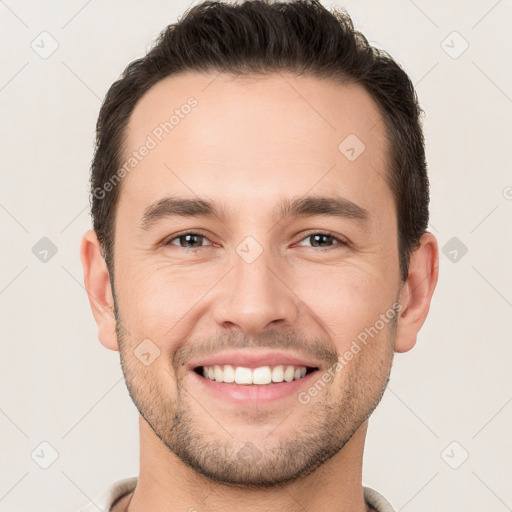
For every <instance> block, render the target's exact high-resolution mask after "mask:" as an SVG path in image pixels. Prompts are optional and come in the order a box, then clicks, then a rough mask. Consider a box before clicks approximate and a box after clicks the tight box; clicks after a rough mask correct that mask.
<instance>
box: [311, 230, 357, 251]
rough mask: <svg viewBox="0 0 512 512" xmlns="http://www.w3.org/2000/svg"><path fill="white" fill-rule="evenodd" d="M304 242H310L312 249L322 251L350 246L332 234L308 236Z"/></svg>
mask: <svg viewBox="0 0 512 512" xmlns="http://www.w3.org/2000/svg"><path fill="white" fill-rule="evenodd" d="M304 240H309V241H310V244H311V245H310V246H311V247H318V248H320V249H328V248H329V247H333V246H346V245H348V244H347V243H346V242H345V241H344V240H342V239H341V238H338V237H336V236H334V235H332V234H330V233H311V234H309V235H308V236H306V237H304V238H303V239H302V240H301V241H304ZM303 247H304V246H303ZM306 247H307V246H306Z"/></svg>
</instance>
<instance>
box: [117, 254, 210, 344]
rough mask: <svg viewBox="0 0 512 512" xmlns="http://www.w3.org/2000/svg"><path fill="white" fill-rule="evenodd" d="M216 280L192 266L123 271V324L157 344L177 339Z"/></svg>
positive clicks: (148, 266)
mask: <svg viewBox="0 0 512 512" xmlns="http://www.w3.org/2000/svg"><path fill="white" fill-rule="evenodd" d="M216 280H218V278H217V277H216V276H215V275H214V276H212V275H209V276H208V275H202V274H199V273H198V272H197V269H193V268H192V267H190V268H188V269H180V270H170V269H169V268H168V267H162V266H158V265H152V264H151V263H149V262H146V263H145V264H143V265H140V266H138V267H135V266H133V267H132V268H131V269H126V272H124V274H123V282H122V284H121V285H120V287H119V288H120V289H119V297H120V298H122V300H121V299H120V300H119V302H120V313H121V316H122V319H123V324H125V325H126V327H127V328H128V329H129V330H130V331H131V332H132V333H134V334H136V335H137V337H141V336H142V337H143V338H149V339H152V340H153V339H154V341H155V343H157V344H159V343H162V342H163V340H167V339H169V338H172V339H176V338H179V337H180V336H182V335H184V334H185V332H184V331H185V329H186V327H187V318H188V315H190V314H191V312H193V310H194V307H195V306H196V305H197V303H198V301H200V299H201V297H203V296H204V295H205V293H206V292H207V291H208V290H209V289H210V288H211V287H212V286H213V284H214V283H215V281H216ZM116 290H117V286H116ZM196 307H197V306H196ZM181 331H183V332H181ZM159 340H161V341H160V342H159Z"/></svg>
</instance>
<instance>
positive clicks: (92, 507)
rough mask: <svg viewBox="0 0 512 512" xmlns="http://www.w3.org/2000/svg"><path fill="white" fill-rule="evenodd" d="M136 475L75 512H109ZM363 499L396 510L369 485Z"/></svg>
mask: <svg viewBox="0 0 512 512" xmlns="http://www.w3.org/2000/svg"><path fill="white" fill-rule="evenodd" d="M137 479H138V477H136V476H132V477H129V478H123V479H122V480H117V481H115V482H114V483H113V484H111V485H110V486H109V487H107V488H106V489H105V490H104V491H103V492H102V493H101V494H99V495H98V496H97V497H96V498H94V499H93V500H92V502H90V503H88V504H87V505H86V506H85V507H83V508H81V509H80V510H78V511H77V512H98V510H102V511H104V512H110V509H111V507H112V505H113V504H114V503H115V502H116V501H118V500H119V499H121V498H122V497H123V496H124V495H125V494H128V493H130V492H132V491H133V490H134V489H135V486H136V485H137ZM363 494H364V499H365V501H366V503H368V505H370V506H371V507H372V508H374V509H375V510H376V511H377V512H396V511H395V509H394V508H393V507H392V506H391V504H390V503H389V501H388V500H386V498H384V496H382V495H381V494H379V493H378V492H377V491H375V490H374V489H372V488H370V487H365V486H363Z"/></svg>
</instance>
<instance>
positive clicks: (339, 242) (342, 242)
mask: <svg viewBox="0 0 512 512" xmlns="http://www.w3.org/2000/svg"><path fill="white" fill-rule="evenodd" d="M186 235H198V236H200V237H203V238H205V239H206V240H208V241H209V242H210V243H211V240H209V238H208V237H207V236H205V235H203V234H201V233H199V232H197V231H184V232H183V233H179V234H178V235H176V236H174V237H173V238H169V239H168V240H167V241H166V242H164V243H163V245H174V246H175V247H177V248H178V249H184V250H186V251H192V252H196V251H198V250H199V249H204V248H205V247H208V246H201V247H195V248H187V247H180V246H179V245H175V244H172V243H171V242H172V241H174V240H177V239H179V238H181V237H184V236H186ZM314 235H323V236H327V237H329V238H332V239H333V240H335V241H336V242H337V243H336V244H335V245H332V246H330V247H325V248H322V247H320V248H318V249H319V250H321V251H326V250H329V249H332V248H336V247H338V248H339V247H349V246H350V244H349V243H348V242H347V241H346V240H344V239H342V238H340V237H337V236H336V235H334V234H333V233H329V232H324V231H312V232H310V233H308V234H307V235H306V236H304V237H302V238H301V239H300V240H299V242H302V241H304V240H306V239H307V238H311V237H312V236H314ZM311 248H312V249H315V247H314V246H311Z"/></svg>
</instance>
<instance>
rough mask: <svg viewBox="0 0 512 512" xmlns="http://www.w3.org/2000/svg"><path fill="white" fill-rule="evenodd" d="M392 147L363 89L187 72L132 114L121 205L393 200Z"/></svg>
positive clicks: (285, 77) (155, 90)
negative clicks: (177, 198)
mask: <svg viewBox="0 0 512 512" xmlns="http://www.w3.org/2000/svg"><path fill="white" fill-rule="evenodd" d="M144 147H146V148H148V149H146V150H144V149H143V148H144ZM387 148H388V141H387V138H386V130H385V124H384V122H383V118H382V115H381V112H380V110H379V108H378V106H377V105H376V103H375V102H374V101H373V99H372V98H371V97H370V95H369V94H368V93H367V92H366V91H365V90H364V89H363V88H362V87H360V86H358V85H355V84H340V83H335V82H332V81H328V80H321V79H317V78H313V77H307V76H300V77H299V76H296V75H293V74H285V73H279V74H273V75H269V76H256V75H252V76H246V77H239V78H234V77H232V76H230V75H226V74H222V73H221V74H217V73H198V72H187V73H182V74H179V75H176V76H172V77H168V78H166V79H163V80H161V81H160V82H158V83H157V84H156V85H154V86H153V87H152V88H151V89H150V90H149V91H148V92H147V93H146V94H145V95H144V96H143V97H142V98H141V99H140V100H139V102H138V103H137V105H136V106H135V109H134V111H133V112H132V115H131V116H130V119H129V122H128V125H127V130H126V139H125V145H124V148H123V149H124V155H125V162H127V161H128V159H130V158H131V160H132V161H133V163H134V165H132V166H131V167H130V166H126V167H127V170H128V171H129V172H128V174H127V175H126V177H125V178H124V181H123V192H122V194H121V199H120V202H122V201H125V202H126V201H129V202H130V204H135V203H140V204H142V203H148V202H150V201H154V200H155V199H158V198H160V197H162V198H163V197H165V196H166V195H167V194H168V193H169V192H172V193H173V194H174V193H178V194H180V195H183V194H186V195H191V196H201V195H202V194H203V193H205V194H206V195H209V196H210V197H213V196H214V197H215V199H219V200H220V201H223V200H225V202H226V203H232V205H233V206H235V202H236V199H237V198H238V199H239V201H240V206H242V203H243V202H244V199H247V200H248V199H249V197H250V198H252V200H253V201H255V203H254V204H255V205H256V204H257V202H258V201H260V200H263V201H265V202H267V203H268V201H269V200H270V199H271V196H272V195H274V193H275V194H276V196H277V195H279V196H280V197H281V196H282V195H283V192H286V193H289V194H290V195H293V196H297V195H302V194H305V193H306V192H308V191H313V192H318V193H322V194H324V193H325V192H332V191H333V189H336V192H339V193H340V194H344V192H345V191H347V193H348V194H349V195H350V194H352V195H353V199H354V200H359V202H363V203H366V204H370V203H372V202H373V203H376V202H377V203H378V201H379V200H382V198H379V196H382V195H383V194H384V195H386V194H387V195H388V196H390V194H391V192H390V190H389V188H388V187H387V185H386V180H385V177H386V174H387V171H386V165H387V161H388V157H387V152H388V149H387ZM141 150H142V151H141ZM141 153H144V155H143V156H141ZM135 154H137V155H136V158H135V159H136V162H135V161H134V160H133V159H134V157H133V155H135ZM357 191H359V192H357ZM354 194H355V196H357V195H358V194H359V196H361V197H355V196H354ZM363 196H364V197H363ZM387 199H388V200H389V197H388V198H387ZM246 204H247V203H246ZM260 204H261V203H260ZM235 210H236V208H235Z"/></svg>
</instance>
